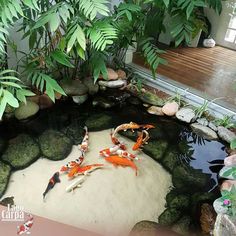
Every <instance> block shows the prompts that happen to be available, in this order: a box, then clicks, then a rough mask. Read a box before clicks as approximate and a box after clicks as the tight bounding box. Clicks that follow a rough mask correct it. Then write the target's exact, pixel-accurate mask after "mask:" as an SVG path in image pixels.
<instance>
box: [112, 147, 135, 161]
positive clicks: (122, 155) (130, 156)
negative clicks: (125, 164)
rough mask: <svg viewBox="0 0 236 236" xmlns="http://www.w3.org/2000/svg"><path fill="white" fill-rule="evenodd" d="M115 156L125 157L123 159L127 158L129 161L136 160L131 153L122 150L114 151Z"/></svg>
mask: <svg viewBox="0 0 236 236" xmlns="http://www.w3.org/2000/svg"><path fill="white" fill-rule="evenodd" d="M116 154H117V155H119V156H120V157H125V158H129V159H131V160H133V159H135V160H138V158H137V157H136V155H134V154H132V153H129V152H127V151H124V150H120V149H119V150H117V151H116Z"/></svg>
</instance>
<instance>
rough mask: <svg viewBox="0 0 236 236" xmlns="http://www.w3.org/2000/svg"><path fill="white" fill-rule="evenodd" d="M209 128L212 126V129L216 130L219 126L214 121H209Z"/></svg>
mask: <svg viewBox="0 0 236 236" xmlns="http://www.w3.org/2000/svg"><path fill="white" fill-rule="evenodd" d="M208 126H209V128H211V129H212V130H214V131H216V132H217V130H218V128H217V126H216V125H215V124H214V123H213V122H209V124H208Z"/></svg>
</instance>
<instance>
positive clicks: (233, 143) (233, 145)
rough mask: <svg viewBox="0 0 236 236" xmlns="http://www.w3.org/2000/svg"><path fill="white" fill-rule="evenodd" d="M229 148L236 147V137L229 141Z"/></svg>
mask: <svg viewBox="0 0 236 236" xmlns="http://www.w3.org/2000/svg"><path fill="white" fill-rule="evenodd" d="M230 148H231V149H236V139H233V140H232V141H231V143H230Z"/></svg>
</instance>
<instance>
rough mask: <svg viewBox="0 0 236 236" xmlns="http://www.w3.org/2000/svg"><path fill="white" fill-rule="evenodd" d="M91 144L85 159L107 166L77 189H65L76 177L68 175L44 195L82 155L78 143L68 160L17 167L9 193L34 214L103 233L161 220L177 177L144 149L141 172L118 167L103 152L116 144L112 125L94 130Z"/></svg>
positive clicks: (40, 160)
mask: <svg viewBox="0 0 236 236" xmlns="http://www.w3.org/2000/svg"><path fill="white" fill-rule="evenodd" d="M125 142H126V144H127V145H128V147H129V148H130V147H132V144H133V142H131V141H130V140H127V139H125ZM89 143H90V150H89V152H88V153H87V154H86V157H85V161H84V163H83V164H84V165H85V164H93V163H105V164H106V167H105V168H104V169H100V170H96V171H94V172H93V173H91V175H90V176H88V177H87V179H86V180H85V182H84V183H83V184H82V187H81V188H79V189H76V190H75V192H74V193H67V192H66V191H65V189H66V187H67V186H68V185H69V184H70V183H71V182H70V181H69V180H68V179H67V176H66V175H64V176H61V177H60V178H61V183H60V184H57V185H56V186H55V187H54V189H52V190H51V191H50V192H49V193H48V195H47V197H46V201H45V202H44V201H43V198H42V193H43V192H44V190H45V188H46V186H47V184H48V180H49V178H50V177H51V176H52V175H53V174H54V172H56V171H58V170H59V169H60V167H61V166H62V165H64V163H66V162H67V161H70V160H74V159H75V158H77V157H78V156H79V155H80V151H79V150H78V149H77V147H76V146H74V147H73V149H72V152H71V154H70V155H69V156H68V157H67V159H65V160H63V161H57V162H53V161H50V160H47V159H39V160H38V161H36V162H35V163H34V164H32V165H31V166H30V167H28V168H26V169H24V170H21V171H17V172H15V173H14V174H13V175H12V176H11V182H10V184H9V187H8V189H7V192H6V193H5V195H4V197H9V196H14V200H15V204H17V205H21V206H24V209H25V210H26V211H29V212H31V213H32V214H36V215H39V216H43V217H46V218H49V219H52V220H56V221H59V222H62V223H65V224H69V225H73V226H76V227H79V228H83V229H88V230H92V231H96V232H99V233H109V232H119V231H122V232H127V231H128V230H130V229H131V227H132V226H133V225H134V224H135V223H137V222H138V221H140V220H144V219H145V220H154V221H157V219H158V216H159V215H160V214H161V213H162V212H163V211H164V209H165V196H166V194H167V192H168V191H169V189H170V187H171V186H172V182H171V176H170V175H169V174H168V173H167V172H166V171H165V170H164V169H163V168H162V166H161V165H159V164H158V163H157V162H155V161H154V160H153V159H151V158H150V157H149V156H147V155H145V154H144V153H142V152H140V153H139V154H138V157H139V158H140V161H136V164H137V166H138V176H137V177H136V176H135V172H134V170H133V169H131V168H129V167H127V168H122V167H118V168H115V167H113V165H111V164H109V163H106V162H105V160H103V158H101V157H99V155H98V153H99V151H100V150H101V149H104V148H107V147H109V146H111V145H112V144H111V142H110V130H104V131H99V132H93V133H90V140H89Z"/></svg>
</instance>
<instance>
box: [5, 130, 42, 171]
mask: <svg viewBox="0 0 236 236" xmlns="http://www.w3.org/2000/svg"><path fill="white" fill-rule="evenodd" d="M39 156H40V148H39V145H38V143H37V142H36V141H35V139H34V138H33V137H31V136H30V135H28V134H20V135H18V136H17V137H16V138H14V139H12V140H10V141H9V145H8V147H7V149H6V151H5V152H4V154H3V155H2V159H3V160H4V161H6V162H7V163H9V164H10V165H11V166H12V167H13V168H14V169H24V168H26V167H28V166H29V165H31V164H32V163H33V162H35V161H36V160H37V159H38V158H39Z"/></svg>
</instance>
